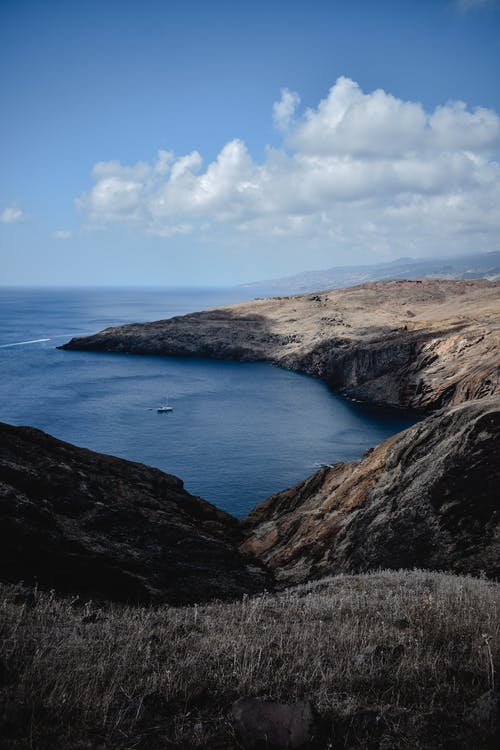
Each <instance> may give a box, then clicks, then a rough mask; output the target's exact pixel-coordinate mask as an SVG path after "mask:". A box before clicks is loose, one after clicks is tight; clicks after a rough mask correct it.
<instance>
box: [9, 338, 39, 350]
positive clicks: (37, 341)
mask: <svg viewBox="0 0 500 750" xmlns="http://www.w3.org/2000/svg"><path fill="white" fill-rule="evenodd" d="M41 341H50V339H31V341H14V343H13V344H0V349H7V348H8V347H9V346H24V345H25V344H39V343H40V342H41Z"/></svg>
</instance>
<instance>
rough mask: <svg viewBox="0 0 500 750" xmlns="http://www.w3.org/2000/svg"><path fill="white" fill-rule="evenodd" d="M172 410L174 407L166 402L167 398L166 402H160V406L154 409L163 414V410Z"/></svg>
mask: <svg viewBox="0 0 500 750" xmlns="http://www.w3.org/2000/svg"><path fill="white" fill-rule="evenodd" d="M173 410H174V409H173V407H172V406H169V404H168V399H167V402H166V403H165V404H161V405H160V406H159V407H158V408H157V410H156V411H157V412H158V414H165V412H167V411H173Z"/></svg>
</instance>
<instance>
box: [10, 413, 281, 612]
mask: <svg viewBox="0 0 500 750" xmlns="http://www.w3.org/2000/svg"><path fill="white" fill-rule="evenodd" d="M0 519H1V521H0V577H1V578H2V579H3V580H4V581H20V580H24V581H25V583H29V584H33V583H35V582H36V583H38V584H39V585H40V586H41V587H42V588H53V589H55V590H56V591H58V592H68V593H74V594H81V595H83V596H85V597H105V598H108V599H114V600H119V601H128V602H149V601H152V602H160V601H165V602H169V603H176V604H177V603H186V602H202V601H206V600H209V599H214V598H232V597H237V596H239V595H241V594H242V593H244V592H246V593H251V592H256V591H259V590H262V589H263V588H265V587H267V588H269V587H270V586H271V585H272V583H271V579H270V576H269V575H268V574H267V573H266V572H265V571H264V570H263V569H262V567H261V566H260V565H259V563H253V562H249V561H248V560H246V559H244V557H242V556H241V554H240V553H238V550H237V546H238V543H239V542H241V538H242V537H241V532H240V530H239V528H238V522H237V521H236V519H234V518H232V517H231V516H229V515H228V514H226V513H224V512H223V511H220V510H218V509H217V508H215V507H214V506H212V505H210V504H209V503H207V502H205V501H204V500H201V499H200V498H197V497H193V496H192V495H190V494H188V493H187V492H186V491H185V490H184V489H183V484H182V482H181V480H180V479H177V478H176V477H173V476H171V475H169V474H164V473H162V472H161V471H159V470H157V469H152V468H149V467H147V466H144V465H142V464H138V463H132V462H130V461H124V460H121V459H118V458H113V457H111V456H105V455H102V454H99V453H94V452H92V451H88V450H84V449H82V448H76V447H75V446H72V445H69V444H68V443H63V442H61V441H59V440H56V439H55V438H53V437H50V436H49V435H46V434H45V433H43V432H40V431H39V430H35V429H31V428H26V427H12V426H9V425H5V424H0Z"/></svg>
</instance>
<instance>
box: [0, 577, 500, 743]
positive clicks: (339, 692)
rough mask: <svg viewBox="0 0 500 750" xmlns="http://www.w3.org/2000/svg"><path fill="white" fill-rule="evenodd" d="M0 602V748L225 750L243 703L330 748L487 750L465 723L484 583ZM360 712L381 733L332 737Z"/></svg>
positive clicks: (487, 595) (486, 663) (496, 623)
mask: <svg viewBox="0 0 500 750" xmlns="http://www.w3.org/2000/svg"><path fill="white" fill-rule="evenodd" d="M0 596H1V613H0V638H1V644H0V685H1V687H0V694H1V698H2V716H1V721H2V724H1V725H0V747H2V748H12V749H14V748H16V749H17V748H19V750H20V749H21V748H36V750H39V749H43V748H51V750H55V748H64V749H65V750H69V749H70V748H74V749H75V750H76V749H77V748H78V749H81V750H83V749H84V748H98V747H102V748H148V749H149V750H153V749H155V748H169V747H177V748H191V747H199V748H201V747H206V748H226V747H227V748H230V747H239V745H238V744H237V740H236V738H235V736H234V732H233V729H232V726H231V722H230V718H229V710H230V706H231V704H232V702H233V701H234V700H235V699H237V698H238V697H240V696H247V695H250V696H264V697H268V698H272V699H277V700H283V701H290V700H293V699H295V698H307V699H310V700H311V701H312V702H313V703H314V705H315V706H316V708H317V709H318V711H319V712H320V714H321V715H322V716H323V717H324V719H325V726H326V732H327V734H328V736H329V737H330V739H331V740H332V741H333V743H334V744H333V746H334V747H336V748H337V747H345V746H347V745H349V746H350V747H359V748H366V747H377V748H378V747H380V748H382V747H384V748H393V747H394V748H396V747H397V748H434V747H436V748H437V747H450V748H458V747H464V748H466V747H467V748H469V747H474V748H475V749H478V748H482V747H487V746H488V745H487V739H486V738H483V737H482V736H480V733H478V734H477V736H476V735H475V734H474V733H475V732H476V729H475V728H474V727H471V726H470V725H469V724H468V723H467V711H468V710H469V708H470V706H471V705H472V704H473V702H474V700H476V699H477V698H478V696H480V695H481V694H482V693H484V692H485V691H486V690H488V689H489V688H491V687H492V683H493V680H494V679H495V677H497V679H498V680H499V681H500V669H499V667H500V611H499V605H500V586H499V585H498V584H495V583H492V582H489V581H486V580H477V579H472V578H459V577H454V576H450V575H444V574H438V573H429V572H421V571H413V572H380V573H374V574H370V575H359V576H338V577H334V578H329V579H325V580H323V581H320V582H317V583H312V584H308V585H305V586H301V587H298V588H295V589H292V590H289V591H287V592H284V593H281V594H278V595H264V596H260V597H257V598H253V599H250V598H244V599H243V600H241V601H238V602H234V603H230V604H221V603H214V604H209V605H204V606H193V607H182V608H173V607H168V606H164V607H156V608H127V607H119V606H111V605H110V606H109V607H99V608H98V607H96V606H94V605H93V604H92V603H86V604H85V603H82V602H79V601H68V600H62V599H58V598H56V597H54V596H53V595H50V594H46V593H42V592H29V591H26V590H24V589H22V588H21V587H15V586H3V587H2V589H1V591H0ZM360 709H373V710H374V711H376V712H377V715H378V716H382V717H383V718H384V721H383V722H382V723H381V722H380V721H379V722H378V725H380V726H382V727H383V729H381V730H380V732H381V733H382V734H383V736H377V737H375V735H374V733H373V730H372V728H370V726H369V724H370V721H368V720H367V721H368V723H367V728H366V733H367V736H368V735H370V736H371V740H370V741H368V740H367V737H364V739H363V737H362V736H361V735H362V734H363V731H364V730H363V731H361V735H360V736H357V735H356V736H355V733H354V734H353V733H352V732H351V733H350V734H349V732H347V734H346V732H345V731H344V729H342V727H344V728H345V727H346V726H347V725H348V724H349V721H350V722H351V724H349V726H351V725H352V726H354V725H353V723H352V721H351V719H352V717H353V715H354V714H356V712H359V711H360ZM348 717H351V719H349V718H348ZM358 718H359V715H358ZM365 718H366V717H365ZM365 723H366V721H365ZM358 725H359V722H358ZM438 725H439V729H438V728H437V727H438ZM477 731H478V732H479V730H477ZM471 733H472V734H471ZM379 734H380V733H379ZM471 737H473V744H472V745H471V744H470V743H471ZM1 738H3V740H2V739H1ZM332 738H334V739H332ZM329 741H330V740H325V741H324V744H323V745H322V746H324V747H328V746H330V745H329ZM375 741H376V743H378V744H371V745H370V742H375ZM2 742H3V744H2ZM391 742H392V743H393V744H391ZM447 742H448V743H451V744H446V743H447ZM461 742H463V743H464V744H460V743H461ZM363 743H364V744H363ZM384 743H385V744H384ZM453 743H454V744H453Z"/></svg>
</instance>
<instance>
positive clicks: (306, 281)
mask: <svg viewBox="0 0 500 750" xmlns="http://www.w3.org/2000/svg"><path fill="white" fill-rule="evenodd" d="M426 278H434V279H436V278H439V279H481V278H486V279H490V280H492V281H493V280H497V279H500V251H495V252H491V253H480V254H477V255H459V256H454V257H449V258H422V259H420V260H416V259H415V258H398V259H397V260H393V261H390V262H389V263H371V264H369V265H365V266H335V267H333V268H327V269H326V270H324V271H303V272H302V273H297V274H295V275H294V276H285V277H283V278H281V279H269V280H266V281H257V282H251V283H248V284H243V285H242V286H245V287H249V288H252V287H255V288H259V287H260V288H265V289H271V290H273V291H277V292H287V293H290V294H300V293H301V292H317V291H321V290H323V289H338V288H340V287H346V286H354V285H356V284H364V283H365V282H367V281H384V280H386V279H426Z"/></svg>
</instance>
